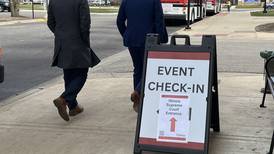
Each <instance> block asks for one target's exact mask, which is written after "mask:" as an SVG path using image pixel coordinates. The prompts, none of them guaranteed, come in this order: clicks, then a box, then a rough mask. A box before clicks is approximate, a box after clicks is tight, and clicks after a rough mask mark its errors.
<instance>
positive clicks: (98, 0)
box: [89, 0, 110, 6]
mask: <svg viewBox="0 0 274 154" xmlns="http://www.w3.org/2000/svg"><path fill="white" fill-rule="evenodd" d="M89 5H91V6H102V5H110V1H109V0H107V3H106V2H105V0H91V1H89Z"/></svg>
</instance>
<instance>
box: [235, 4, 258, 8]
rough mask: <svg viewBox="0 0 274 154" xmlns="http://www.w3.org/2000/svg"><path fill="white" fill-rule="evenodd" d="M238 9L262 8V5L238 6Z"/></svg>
mask: <svg viewBox="0 0 274 154" xmlns="http://www.w3.org/2000/svg"><path fill="white" fill-rule="evenodd" d="M236 8H238V9H252V8H262V6H261V5H237V6H236Z"/></svg>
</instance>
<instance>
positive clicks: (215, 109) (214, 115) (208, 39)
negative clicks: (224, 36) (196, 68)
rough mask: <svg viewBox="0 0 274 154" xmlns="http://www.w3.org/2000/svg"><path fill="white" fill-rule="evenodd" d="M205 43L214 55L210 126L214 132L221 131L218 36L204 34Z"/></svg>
mask: <svg viewBox="0 0 274 154" xmlns="http://www.w3.org/2000/svg"><path fill="white" fill-rule="evenodd" d="M203 44H206V45H208V48H210V49H211V51H212V56H213V69H212V71H213V85H212V106H211V124H210V128H212V129H213V131H214V132H220V118H219V90H218V69H217V45H216V36H214V35H205V36H203Z"/></svg>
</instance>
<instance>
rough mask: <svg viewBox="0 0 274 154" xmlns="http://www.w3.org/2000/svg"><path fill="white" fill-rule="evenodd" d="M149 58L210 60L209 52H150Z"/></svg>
mask: <svg viewBox="0 0 274 154" xmlns="http://www.w3.org/2000/svg"><path fill="white" fill-rule="evenodd" d="M148 58H153V59H187V60H209V58H210V53H209V52H164V51H149V52H148Z"/></svg>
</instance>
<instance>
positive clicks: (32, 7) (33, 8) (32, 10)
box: [31, 0, 34, 19]
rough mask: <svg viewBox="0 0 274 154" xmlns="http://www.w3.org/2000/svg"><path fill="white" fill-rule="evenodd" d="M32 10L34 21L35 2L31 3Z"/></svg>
mask: <svg viewBox="0 0 274 154" xmlns="http://www.w3.org/2000/svg"><path fill="white" fill-rule="evenodd" d="M31 2H32V3H31V10H32V19H34V5H33V0H32V1H31Z"/></svg>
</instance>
